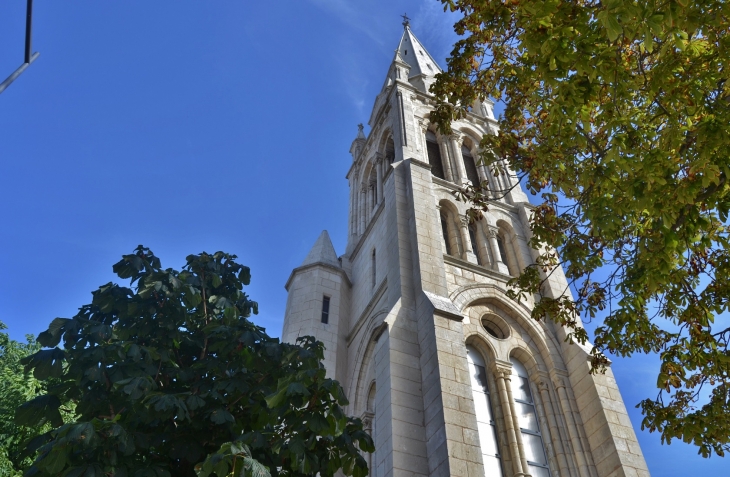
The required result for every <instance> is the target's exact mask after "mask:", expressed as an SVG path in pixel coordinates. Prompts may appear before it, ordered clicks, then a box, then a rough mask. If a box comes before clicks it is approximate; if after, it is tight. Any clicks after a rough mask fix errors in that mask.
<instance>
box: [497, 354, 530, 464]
mask: <svg viewBox="0 0 730 477" xmlns="http://www.w3.org/2000/svg"><path fill="white" fill-rule="evenodd" d="M510 374H511V371H509V370H506V369H504V368H499V367H498V368H497V370H496V371H495V373H494V377H495V378H496V380H497V391H498V392H499V400H500V402H501V404H502V413H503V414H504V415H503V417H504V425H505V427H506V428H507V444H508V445H509V450H510V455H511V457H512V467H513V469H514V471H515V472H514V475H515V476H520V475H525V472H524V470H526V466H525V467H523V466H522V457H521V456H520V449H519V445H518V444H517V432H519V428H518V429H517V430H516V431H515V424H514V421H513V420H512V412H511V411H510V409H511V407H512V406H510V402H509V395H508V394H507V386H508V384H507V383H506V381H507V377H508V376H509V375H510Z"/></svg>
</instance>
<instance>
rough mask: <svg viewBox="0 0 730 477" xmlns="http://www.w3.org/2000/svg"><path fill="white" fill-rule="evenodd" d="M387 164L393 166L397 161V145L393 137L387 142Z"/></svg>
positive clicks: (385, 153) (389, 137)
mask: <svg viewBox="0 0 730 477" xmlns="http://www.w3.org/2000/svg"><path fill="white" fill-rule="evenodd" d="M383 154H384V155H385V163H386V164H393V161H395V144H394V143H393V137H392V136H390V135H388V140H387V141H386V142H385V152H384V153H383Z"/></svg>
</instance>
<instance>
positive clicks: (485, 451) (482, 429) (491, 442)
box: [466, 346, 503, 477]
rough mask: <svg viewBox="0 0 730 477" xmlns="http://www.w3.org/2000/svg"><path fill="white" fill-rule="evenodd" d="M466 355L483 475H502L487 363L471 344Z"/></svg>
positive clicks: (498, 476)
mask: <svg viewBox="0 0 730 477" xmlns="http://www.w3.org/2000/svg"><path fill="white" fill-rule="evenodd" d="M466 357H467V361H468V363H469V376H470V377H471V391H472V398H473V399H474V410H475V411H476V416H477V428H478V430H479V444H480V446H481V449H482V460H483V461H484V475H485V476H488V477H493V476H494V477H502V475H503V473H502V457H501V456H500V454H499V444H498V441H497V427H496V424H495V422H494V414H493V412H492V402H491V399H490V394H489V383H487V365H486V364H485V363H484V358H482V355H481V354H480V353H479V352H478V351H477V350H476V349H474V348H473V347H472V346H467V347H466Z"/></svg>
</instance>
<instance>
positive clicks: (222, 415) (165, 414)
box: [16, 246, 373, 477]
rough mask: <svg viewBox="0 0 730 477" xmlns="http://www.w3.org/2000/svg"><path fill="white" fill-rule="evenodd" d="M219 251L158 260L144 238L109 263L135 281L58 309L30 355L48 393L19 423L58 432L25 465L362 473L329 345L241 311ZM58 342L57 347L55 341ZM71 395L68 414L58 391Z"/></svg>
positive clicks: (59, 472) (47, 471)
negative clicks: (179, 262) (286, 339)
mask: <svg viewBox="0 0 730 477" xmlns="http://www.w3.org/2000/svg"><path fill="white" fill-rule="evenodd" d="M235 258H236V257H235V256H234V255H229V254H225V253H222V252H217V253H215V254H212V255H210V254H207V253H201V254H199V255H190V256H188V257H187V264H186V265H185V267H183V270H182V271H177V270H173V269H171V268H168V269H163V268H162V266H161V264H160V260H159V259H158V258H157V257H156V256H154V254H153V253H152V252H151V251H150V250H149V249H147V248H144V247H142V246H140V247H138V248H137V249H136V251H135V253H133V254H130V255H124V257H123V258H122V260H121V261H119V262H118V263H117V264H116V265H114V272H115V273H116V274H117V275H118V276H119V277H120V278H122V279H130V283H131V286H132V288H128V287H123V286H119V285H116V284H113V283H108V284H106V285H104V286H102V287H100V288H99V289H98V290H96V291H95V292H93V299H92V302H91V304H89V305H85V306H83V307H81V308H80V310H79V312H78V314H77V315H76V316H74V317H73V318H70V319H68V318H56V319H55V320H53V322H52V323H51V325H50V326H49V328H48V330H47V331H45V332H43V333H41V334H40V335H39V337H38V342H39V343H41V344H42V345H43V346H44V347H45V349H42V350H39V351H38V352H36V353H35V354H33V355H31V356H29V357H27V358H25V359H24V360H23V362H24V363H25V364H26V367H27V369H28V370H33V374H34V376H35V377H36V378H37V379H40V380H49V379H55V380H56V383H55V384H53V385H51V386H49V389H48V392H47V393H46V394H44V395H42V396H39V397H36V398H35V399H33V400H31V401H29V402H27V403H26V404H24V405H22V406H20V407H19V408H18V411H17V414H16V422H18V423H20V424H24V425H29V426H35V425H42V424H43V423H46V422H48V423H51V425H52V426H53V430H51V431H50V432H48V433H45V434H43V435H41V436H39V437H38V438H36V439H35V440H33V441H31V442H30V443H29V445H28V448H27V450H28V452H29V453H36V455H37V457H36V459H35V462H34V465H33V467H32V468H31V470H30V471H29V473H28V474H27V475H48V476H66V477H77V476H81V475H83V476H102V475H104V476H115V477H125V476H135V477H146V476H154V477H163V476H170V475H174V476H195V475H197V476H200V477H205V476H208V475H213V474H214V475H217V476H218V477H223V476H228V475H232V476H239V475H241V476H243V475H252V476H255V477H263V476H268V475H273V476H297V475H314V474H317V473H319V475H322V476H331V475H334V474H335V472H336V471H337V470H341V471H342V472H343V473H344V474H345V475H355V476H364V475H366V474H367V468H366V463H365V461H364V459H363V458H362V457H361V456H360V454H359V451H358V449H362V450H364V451H372V450H373V446H372V441H371V440H370V438H369V436H368V435H367V434H366V433H365V432H364V431H363V430H362V424H361V422H360V421H359V419H352V418H348V417H347V416H345V414H344V412H343V409H342V406H343V405H345V404H346V403H347V401H346V399H345V396H344V394H343V390H342V388H341V387H340V385H339V383H337V382H336V381H333V380H331V379H328V378H326V377H325V370H324V367H323V366H322V364H321V359H322V356H323V347H322V344H321V343H318V342H316V341H315V340H314V339H313V338H311V337H307V338H304V339H302V340H301V341H300V343H299V345H291V344H284V343H280V342H279V340H278V339H275V338H271V337H269V336H267V335H266V333H265V332H264V330H263V328H261V327H259V326H256V325H254V324H253V323H251V322H250V321H249V320H248V317H250V315H251V313H257V309H258V305H257V304H256V302H254V301H251V300H250V299H249V297H248V296H247V295H246V293H244V292H243V291H242V290H243V286H244V285H247V284H248V283H249V281H250V271H249V269H248V268H247V267H244V266H242V265H239V264H238V263H236V262H235V261H234V260H235ZM61 342H63V348H58V347H57V345H59V343H61ZM66 401H70V402H72V403H74V404H75V405H76V408H75V412H76V417H75V419H74V420H72V421H70V422H67V423H65V424H64V422H63V420H62V419H61V415H60V413H59V406H60V403H61V402H66Z"/></svg>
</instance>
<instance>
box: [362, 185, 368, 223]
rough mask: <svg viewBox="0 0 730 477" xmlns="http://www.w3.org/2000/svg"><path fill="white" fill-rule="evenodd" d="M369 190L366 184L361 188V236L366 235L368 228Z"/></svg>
mask: <svg viewBox="0 0 730 477" xmlns="http://www.w3.org/2000/svg"><path fill="white" fill-rule="evenodd" d="M367 194H368V190H367V187H366V186H365V184H362V185H361V186H360V235H362V234H363V233H365V227H367V224H368V223H367V220H366V217H367V215H366V214H367V209H368V195H367Z"/></svg>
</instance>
